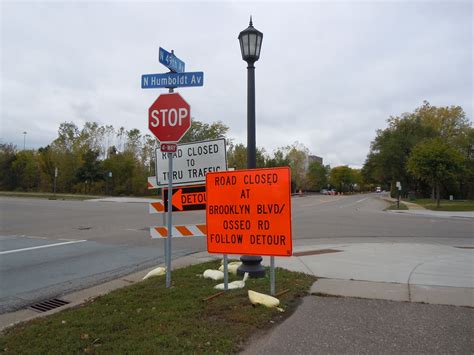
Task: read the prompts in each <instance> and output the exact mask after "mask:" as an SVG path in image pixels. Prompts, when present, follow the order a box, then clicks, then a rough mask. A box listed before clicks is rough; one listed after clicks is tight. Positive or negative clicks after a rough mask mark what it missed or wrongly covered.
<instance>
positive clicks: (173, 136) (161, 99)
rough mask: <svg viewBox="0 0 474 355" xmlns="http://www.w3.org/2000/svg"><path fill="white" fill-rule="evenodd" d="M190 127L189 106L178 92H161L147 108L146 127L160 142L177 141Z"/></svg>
mask: <svg viewBox="0 0 474 355" xmlns="http://www.w3.org/2000/svg"><path fill="white" fill-rule="evenodd" d="M189 127H191V107H190V106H189V104H188V103H187V102H186V101H184V99H183V98H182V97H181V95H180V94H178V93H170V94H162V95H160V96H158V98H157V99H156V101H155V102H154V103H153V104H152V105H151V106H150V108H149V109H148V128H149V129H150V131H151V132H152V133H153V134H154V135H155V137H156V138H158V140H159V141H160V142H179V141H180V139H181V138H183V136H184V135H185V133H186V132H187V130H188V129H189Z"/></svg>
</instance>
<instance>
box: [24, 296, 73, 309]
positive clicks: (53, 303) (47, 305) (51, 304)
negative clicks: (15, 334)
mask: <svg viewBox="0 0 474 355" xmlns="http://www.w3.org/2000/svg"><path fill="white" fill-rule="evenodd" d="M66 304H69V302H67V301H63V300H60V299H57V298H53V299H51V300H46V301H43V302H39V303H36V304H34V305H32V306H30V307H29V308H30V309H32V310H34V311H36V312H47V311H50V310H52V309H55V308H58V307H61V306H64V305H66Z"/></svg>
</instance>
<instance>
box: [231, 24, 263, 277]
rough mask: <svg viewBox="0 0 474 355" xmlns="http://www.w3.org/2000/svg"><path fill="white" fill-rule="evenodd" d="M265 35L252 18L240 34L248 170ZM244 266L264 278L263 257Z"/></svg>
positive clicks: (253, 163)
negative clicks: (244, 72)
mask: <svg viewBox="0 0 474 355" xmlns="http://www.w3.org/2000/svg"><path fill="white" fill-rule="evenodd" d="M262 39H263V33H262V32H260V31H258V30H257V29H255V28H254V27H253V24H252V17H250V24H249V27H247V28H246V29H245V30H243V31H242V32H240V34H239V42H240V51H241V52H242V59H243V60H245V61H246V62H247V64H248V66H247V168H249V169H255V168H256V167H257V147H256V142H255V66H254V63H255V62H256V61H257V60H258V58H260V48H261V47H262ZM240 260H241V261H242V265H241V266H240V267H239V268H238V270H237V273H238V274H239V275H243V274H244V273H246V272H248V273H249V275H250V276H251V277H264V276H265V268H264V267H263V265H262V264H261V262H262V257H261V256H248V255H244V256H242V257H241V258H240Z"/></svg>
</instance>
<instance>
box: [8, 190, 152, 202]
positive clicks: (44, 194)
mask: <svg viewBox="0 0 474 355" xmlns="http://www.w3.org/2000/svg"><path fill="white" fill-rule="evenodd" d="M2 196H3V197H27V198H45V199H49V200H90V199H94V198H105V197H113V196H98V195H81V194H53V193H47V192H18V191H0V197H2ZM141 197H143V198H159V196H156V195H154V196H141Z"/></svg>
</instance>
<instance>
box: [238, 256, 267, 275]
mask: <svg viewBox="0 0 474 355" xmlns="http://www.w3.org/2000/svg"><path fill="white" fill-rule="evenodd" d="M262 260H263V259H262V257H261V256H249V255H243V256H241V257H240V261H242V265H240V266H239V268H238V269H237V275H239V276H243V275H244V274H245V273H246V272H248V273H249V276H250V277H253V278H255V279H259V278H262V277H265V268H264V267H263V265H262V264H261V262H262Z"/></svg>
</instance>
